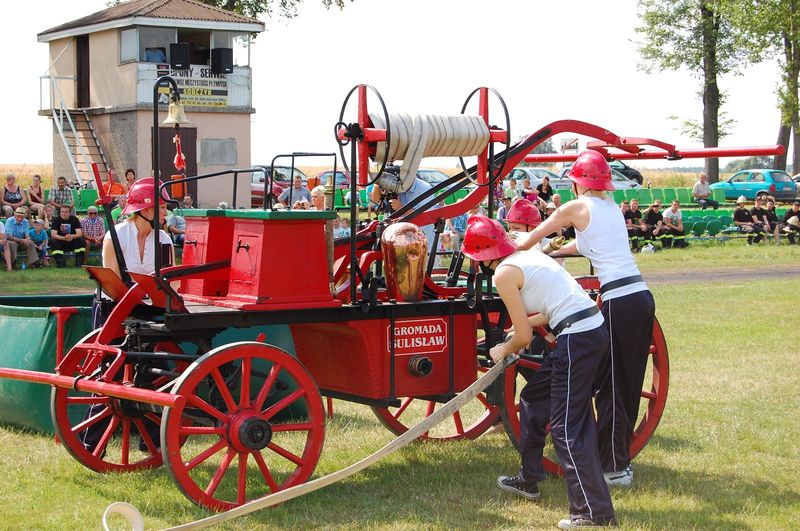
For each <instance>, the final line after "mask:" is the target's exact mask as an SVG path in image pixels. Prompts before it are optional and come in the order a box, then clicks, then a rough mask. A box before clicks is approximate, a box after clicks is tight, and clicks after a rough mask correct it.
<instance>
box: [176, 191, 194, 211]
mask: <svg viewBox="0 0 800 531" xmlns="http://www.w3.org/2000/svg"><path fill="white" fill-rule="evenodd" d="M178 208H194V200H192V196H190V195H188V194H187V195H185V196H183V201H182V202H181V205H180V207H178Z"/></svg>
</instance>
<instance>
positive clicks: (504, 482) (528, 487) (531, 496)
mask: <svg viewBox="0 0 800 531" xmlns="http://www.w3.org/2000/svg"><path fill="white" fill-rule="evenodd" d="M497 486H498V487H500V489H502V490H504V491H506V492H513V493H514V494H519V495H520V496H522V497H523V498H526V499H528V500H538V499H539V497H540V496H541V495H542V494H541V493H540V492H539V486H538V485H537V484H536V483H525V482H523V481H522V478H520V477H519V476H514V477H508V476H500V477H499V478H497Z"/></svg>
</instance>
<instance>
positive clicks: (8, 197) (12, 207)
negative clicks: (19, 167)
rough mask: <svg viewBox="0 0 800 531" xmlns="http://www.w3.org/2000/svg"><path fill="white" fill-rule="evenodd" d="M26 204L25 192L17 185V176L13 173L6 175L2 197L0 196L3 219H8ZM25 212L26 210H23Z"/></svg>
mask: <svg viewBox="0 0 800 531" xmlns="http://www.w3.org/2000/svg"><path fill="white" fill-rule="evenodd" d="M27 202H28V200H27V198H26V197H25V190H23V189H22V187H20V185H18V184H17V176H16V175H14V174H13V173H7V174H6V184H5V185H3V195H1V196H0V205H3V209H2V210H3V213H4V214H5V217H7V218H10V217H12V216H14V213H15V212H16V211H17V209H18V208H20V207H22V208H23V209H24V208H25V204H26V203H27ZM25 212H27V209H26V210H25Z"/></svg>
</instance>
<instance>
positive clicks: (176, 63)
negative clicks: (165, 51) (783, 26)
mask: <svg viewBox="0 0 800 531" xmlns="http://www.w3.org/2000/svg"><path fill="white" fill-rule="evenodd" d="M169 66H170V68H172V69H173V70H186V69H187V68H189V43H187V42H173V43H172V44H170V45H169Z"/></svg>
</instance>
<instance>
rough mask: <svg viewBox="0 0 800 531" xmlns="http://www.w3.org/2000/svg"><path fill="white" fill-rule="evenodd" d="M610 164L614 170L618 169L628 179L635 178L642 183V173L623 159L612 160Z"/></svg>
mask: <svg viewBox="0 0 800 531" xmlns="http://www.w3.org/2000/svg"><path fill="white" fill-rule="evenodd" d="M608 165H609V166H611V169H612V170H617V171H618V172H620V173H621V174H622V175H624V176H625V177H627V178H628V179H631V180H634V181H636V182H637V183H639V184H642V182H643V179H642V173H641V172H640V171H639V170H637V169H636V168H631V167H630V166H628V165H627V164H625V163H624V162H622V161H621V160H612V161H611V162H609V163H608Z"/></svg>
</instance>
